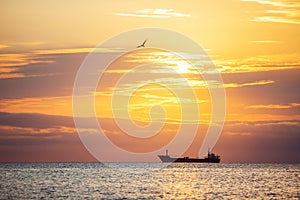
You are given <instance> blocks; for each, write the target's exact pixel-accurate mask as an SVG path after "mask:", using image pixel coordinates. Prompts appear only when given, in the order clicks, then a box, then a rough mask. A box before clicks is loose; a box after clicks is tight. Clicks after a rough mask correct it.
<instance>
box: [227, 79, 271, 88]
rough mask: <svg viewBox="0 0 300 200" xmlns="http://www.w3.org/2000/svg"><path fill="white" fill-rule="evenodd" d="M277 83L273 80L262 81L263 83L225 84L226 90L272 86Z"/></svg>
mask: <svg viewBox="0 0 300 200" xmlns="http://www.w3.org/2000/svg"><path fill="white" fill-rule="evenodd" d="M272 83H275V81H273V80H261V81H256V82H249V83H241V84H238V83H227V84H224V86H225V88H237V87H246V86H256V85H267V84H272Z"/></svg>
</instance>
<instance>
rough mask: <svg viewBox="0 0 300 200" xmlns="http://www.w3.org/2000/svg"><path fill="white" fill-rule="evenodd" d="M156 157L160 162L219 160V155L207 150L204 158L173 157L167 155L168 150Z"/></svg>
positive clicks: (205, 161) (213, 161)
mask: <svg viewBox="0 0 300 200" xmlns="http://www.w3.org/2000/svg"><path fill="white" fill-rule="evenodd" d="M158 157H159V158H160V160H161V161H162V162H180V163H219V162H220V161H221V158H220V156H219V155H215V154H214V153H211V152H210V151H209V150H208V152H207V156H206V157H204V158H190V157H182V158H176V157H175V158H174V157H170V156H169V154H168V150H166V155H158Z"/></svg>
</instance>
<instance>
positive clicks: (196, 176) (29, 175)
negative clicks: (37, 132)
mask: <svg viewBox="0 0 300 200" xmlns="http://www.w3.org/2000/svg"><path fill="white" fill-rule="evenodd" d="M161 167H165V168H162V169H161ZM148 169H151V170H152V171H149V170H148ZM153 170H154V171H153ZM299 180H300V164H298V165H295V164H294V165H289V164H225V163H219V164H207V163H199V164H190V163H176V164H175V163H174V164H171V165H169V166H164V164H163V163H113V167H109V166H107V165H103V164H101V163H2V164H0V199H50V198H55V199H60V198H61V199H66V198H69V199H91V198H93V199H246V198H249V199H299V198H300V187H299V186H300V181H299Z"/></svg>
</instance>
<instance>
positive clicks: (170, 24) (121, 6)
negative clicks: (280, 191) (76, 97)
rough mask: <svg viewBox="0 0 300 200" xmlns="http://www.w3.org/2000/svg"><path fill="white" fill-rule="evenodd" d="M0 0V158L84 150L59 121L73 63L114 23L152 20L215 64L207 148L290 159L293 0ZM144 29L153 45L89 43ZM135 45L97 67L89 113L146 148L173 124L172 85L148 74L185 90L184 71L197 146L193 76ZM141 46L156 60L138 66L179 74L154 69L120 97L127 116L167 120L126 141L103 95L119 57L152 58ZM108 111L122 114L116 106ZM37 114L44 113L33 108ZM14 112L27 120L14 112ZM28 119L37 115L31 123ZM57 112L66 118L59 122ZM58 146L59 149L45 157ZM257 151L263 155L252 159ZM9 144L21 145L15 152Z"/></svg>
mask: <svg viewBox="0 0 300 200" xmlns="http://www.w3.org/2000/svg"><path fill="white" fill-rule="evenodd" d="M0 5H1V8H0V10H1V12H0V13H1V14H0V24H1V25H0V26H1V32H0V90H1V93H0V112H1V113H0V114H1V116H0V118H1V119H0V121H1V124H0V140H1V141H2V142H1V144H0V154H1V157H2V159H1V161H10V160H12V161H43V160H60V161H63V160H64V159H66V160H68V159H71V160H72V159H73V160H83V161H86V160H93V158H91V157H90V156H89V155H88V153H87V152H85V150H84V148H83V147H81V146H80V144H79V143H80V142H79V139H78V136H77V135H76V130H75V129H74V128H75V127H74V124H72V123H70V122H69V121H70V119H71V117H72V91H73V83H74V80H75V77H76V72H77V70H78V69H79V67H80V65H81V63H82V62H83V60H84V58H85V57H86V56H87V54H88V53H89V52H92V51H93V50H94V48H95V47H96V46H97V45H98V44H100V43H102V42H104V41H106V40H108V39H109V38H111V37H113V36H115V35H117V34H119V33H122V32H125V31H129V30H132V29H137V28H144V27H156V28H164V29H170V30H173V31H176V32H179V33H181V34H183V35H186V36H188V37H189V38H191V39H192V40H194V41H195V42H197V43H198V44H199V45H200V46H201V47H202V48H203V49H204V50H205V51H206V53H207V54H208V55H209V56H210V58H211V59H212V61H213V62H214V64H215V66H216V67H217V69H218V70H219V72H220V74H221V76H222V78H223V81H224V88H225V90H226V94H227V102H226V103H227V106H226V110H227V112H226V121H225V126H224V129H223V132H222V135H221V137H220V139H219V141H218V143H217V144H216V146H215V148H214V150H215V151H216V152H217V153H220V154H221V155H223V158H224V161H227V162H236V161H239V160H241V161H245V162H263V161H266V162H274V161H276V159H277V158H276V157H275V156H274V155H273V154H274V152H277V151H281V152H282V153H280V156H281V157H280V158H279V162H292V161H293V159H292V158H293V157H295V156H296V157H297V158H298V159H297V162H300V158H299V155H300V149H299V147H298V145H297V141H298V142H299V141H300V140H299V139H300V135H299V133H300V113H299V111H300V96H299V92H298V86H299V84H300V82H299V75H300V37H299V35H300V2H297V1H294V0H228V1H216V0H213V1H211V0H210V1H209V0H193V1H180V0H164V1H149V0H132V1H96V0H94V1H88V2H86V1H72V2H71V1H65V0H63V1H58V0H54V1H35V0H28V1H16V0H10V1H9V0H3V1H1V2H0ZM147 38H150V39H149V41H147V43H146V45H152V44H154V45H156V43H155V41H151V35H147V34H146V35H145V36H144V35H143V36H137V37H136V38H128V40H127V39H126V40H120V41H117V42H115V43H114V44H111V46H109V47H107V48H101V49H98V50H97V52H98V53H99V54H107V55H109V54H114V53H116V52H119V51H122V50H124V48H125V49H127V48H129V49H130V48H135V47H136V46H137V45H139V44H140V43H142V42H143V40H144V39H147ZM159 43H163V41H157V45H159ZM131 45H132V47H131ZM175 46H176V44H175ZM122 48H123V49H122ZM144 51H145V52H143V50H141V51H140V52H136V53H134V54H132V55H131V57H129V58H127V57H126V59H127V60H126V59H125V58H124V60H122V59H121V60H119V63H118V62H115V63H114V64H115V65H112V66H111V68H110V69H109V70H108V71H106V72H105V73H104V76H103V77H102V79H101V80H100V82H99V86H98V88H97V91H95V92H94V93H91V95H95V100H96V102H97V103H96V104H95V107H96V112H97V117H98V118H99V119H100V121H101V120H102V121H103V124H104V125H103V127H104V129H105V131H104V132H105V133H106V134H107V135H108V137H110V138H112V139H113V140H114V141H115V143H117V144H118V145H119V146H122V147H124V148H129V149H130V150H131V151H134V152H141V151H145V149H143V148H146V147H145V146H147V148H148V149H151V148H158V147H159V146H162V144H161V143H160V142H159V141H164V142H165V141H167V140H170V138H171V137H172V132H174V130H176V129H177V128H178V127H177V126H178V125H180V124H181V123H178V121H180V120H179V119H180V109H179V108H178V102H177V99H176V98H175V97H174V94H173V93H172V92H170V91H169V90H167V89H166V88H162V87H161V86H160V85H159V84H157V83H166V84H172V85H173V86H174V85H176V86H178V85H179V87H182V88H184V86H180V84H182V79H181V78H182V77H183V78H185V79H186V80H188V82H189V83H190V84H191V85H192V88H193V89H194V90H195V94H196V96H197V101H196V102H194V103H196V104H197V105H198V107H199V110H200V111H201V112H200V115H199V120H198V121H197V122H195V121H193V122H190V123H197V124H199V125H201V126H200V127H201V128H199V130H198V132H197V137H199V138H200V139H199V140H197V141H196V142H194V143H193V144H192V146H191V148H189V150H188V151H187V152H186V154H187V155H191V156H196V155H197V153H198V151H199V148H200V147H199V145H201V141H202V139H203V137H204V134H205V130H207V126H208V125H209V124H210V118H211V102H210V97H209V92H208V89H207V85H206V84H207V83H205V82H204V81H203V80H202V79H199V78H196V75H195V74H194V73H193V69H191V68H190V67H189V66H188V65H187V64H185V63H184V62H183V61H174V62H172V61H173V60H176V58H174V55H173V54H168V53H166V52H155V51H154V52H153V51H151V52H147V50H144ZM149 51H150V50H149ZM139 53H143V54H139ZM149 56H150V57H151V59H152V61H151V62H152V63H155V62H156V63H157V62H160V63H164V65H163V66H160V67H159V68H157V66H156V67H155V66H152V67H150V68H148V71H145V69H144V73H150V74H151V73H153V71H155V72H156V73H157V70H158V71H159V70H162V71H163V70H166V68H168V67H170V66H171V70H174V71H175V72H176V74H177V75H178V74H179V75H181V77H177V76H176V77H175V76H172V73H168V75H166V77H163V78H162V77H159V78H157V79H155V80H156V84H153V83H152V84H150V85H145V86H144V87H141V88H139V90H137V91H136V93H135V94H134V95H133V96H132V97H131V99H130V102H129V105H130V106H129V113H130V116H131V118H132V119H133V120H134V121H135V122H136V123H137V124H140V125H145V124H147V123H148V122H149V121H150V120H153V119H157V120H159V119H166V123H167V125H166V126H165V127H164V128H165V131H162V132H161V133H159V134H158V135H157V137H158V138H157V139H156V140H155V139H153V140H152V141H151V142H150V143H149V144H145V143H143V142H142V143H139V144H137V145H136V146H134V144H135V143H133V145H129V143H130V142H129V141H127V140H126V139H124V138H122V136H118V134H121V131H120V130H118V129H117V127H116V126H115V124H113V122H112V121H111V120H112V119H113V115H112V110H111V107H110V103H109V102H110V100H111V97H112V93H113V89H114V85H115V83H116V80H118V79H119V78H120V77H121V76H122V75H124V74H126V73H128V71H127V70H126V67H127V68H128V67H129V66H131V64H132V63H135V64H143V62H145V63H148V64H149V63H150V64H151V62H149V59H148V57H149ZM172 56H173V57H172ZM147 59H148V60H147ZM128 63H129V64H128ZM145 63H144V64H145ZM168 69H169V68H168ZM134 80H135V81H136V82H137V83H138V81H139V80H138V79H137V78H136V79H134ZM130 87H132V85H128V84H127V85H121V86H120V90H121V91H123V93H119V94H121V95H124V91H125V95H124V96H126V90H127V89H128V88H130ZM124 96H123V97H124ZM119 101H120V103H117V105H122V98H119ZM156 104H159V105H162V106H163V107H164V108H165V111H166V113H167V114H168V115H167V116H165V117H164V116H161V115H160V114H157V115H156V114H155V113H156V112H154V115H153V116H150V115H149V110H151V107H152V106H153V105H156ZM102 105H104V106H102ZM122 109H124V108H122V106H120V110H122ZM119 114H120V115H121V116H119V117H120V118H122V119H125V120H128V117H124V116H125V115H124V113H122V112H121V113H119ZM40 115H41V116H43V117H37V116H40ZM24 116H27V117H28V122H27V120H22V119H23V118H24ZM150 117H153V118H152V119H150ZM30 118H33V119H34V121H35V122H36V123H32V122H30V120H29V119H30ZM57 118H59V119H63V120H61V121H63V122H65V121H67V122H68V123H66V124H65V123H62V122H58V121H59V120H57ZM25 119H27V118H26V117H25ZM57 141H58V142H57ZM72 141H73V142H72ZM126 141H127V142H126ZM199 141H200V142H199ZM64 142H66V143H67V144H68V145H67V146H68V147H65V146H64V145H63V144H64ZM131 142H132V141H131ZM54 143H55V145H54ZM137 143H138V141H137ZM42 144H43V145H44V146H45V145H46V146H47V148H46V149H45V150H41V148H42V146H43V145H42ZM29 146H30V147H29ZM54 146H55V148H54ZM75 146H76V148H75ZM133 146H134V148H133ZM73 147H74V148H73ZM65 148H69V149H67V150H66V149H65ZM147 148H146V149H147ZM24 149H26V151H23V150H24ZM62 149H64V152H65V153H64V155H62V156H61V157H59V158H58V157H55V154H57V151H61V150H62ZM72 149H77V151H78V152H80V153H78V155H81V157H79V158H76V157H74V156H73V157H72V156H71V157H70V156H69V155H72V153H73V151H75V150H72ZM141 149H142V150H141ZM36 151H42V152H44V156H43V154H42V155H40V154H39V155H38V154H35V153H34V152H36ZM261 151H263V152H264V153H261V155H260V157H256V155H257V153H258V152H261ZM18 152H23V153H22V154H20V155H18ZM2 155H3V156H2ZM244 155H246V157H245V156H244Z"/></svg>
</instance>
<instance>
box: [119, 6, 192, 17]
mask: <svg viewBox="0 0 300 200" xmlns="http://www.w3.org/2000/svg"><path fill="white" fill-rule="evenodd" d="M113 14H114V15H118V16H127V17H144V18H171V17H190V16H191V15H190V14H183V13H180V12H175V11H174V10H173V9H151V8H147V9H141V10H137V11H135V12H134V13H113Z"/></svg>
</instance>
